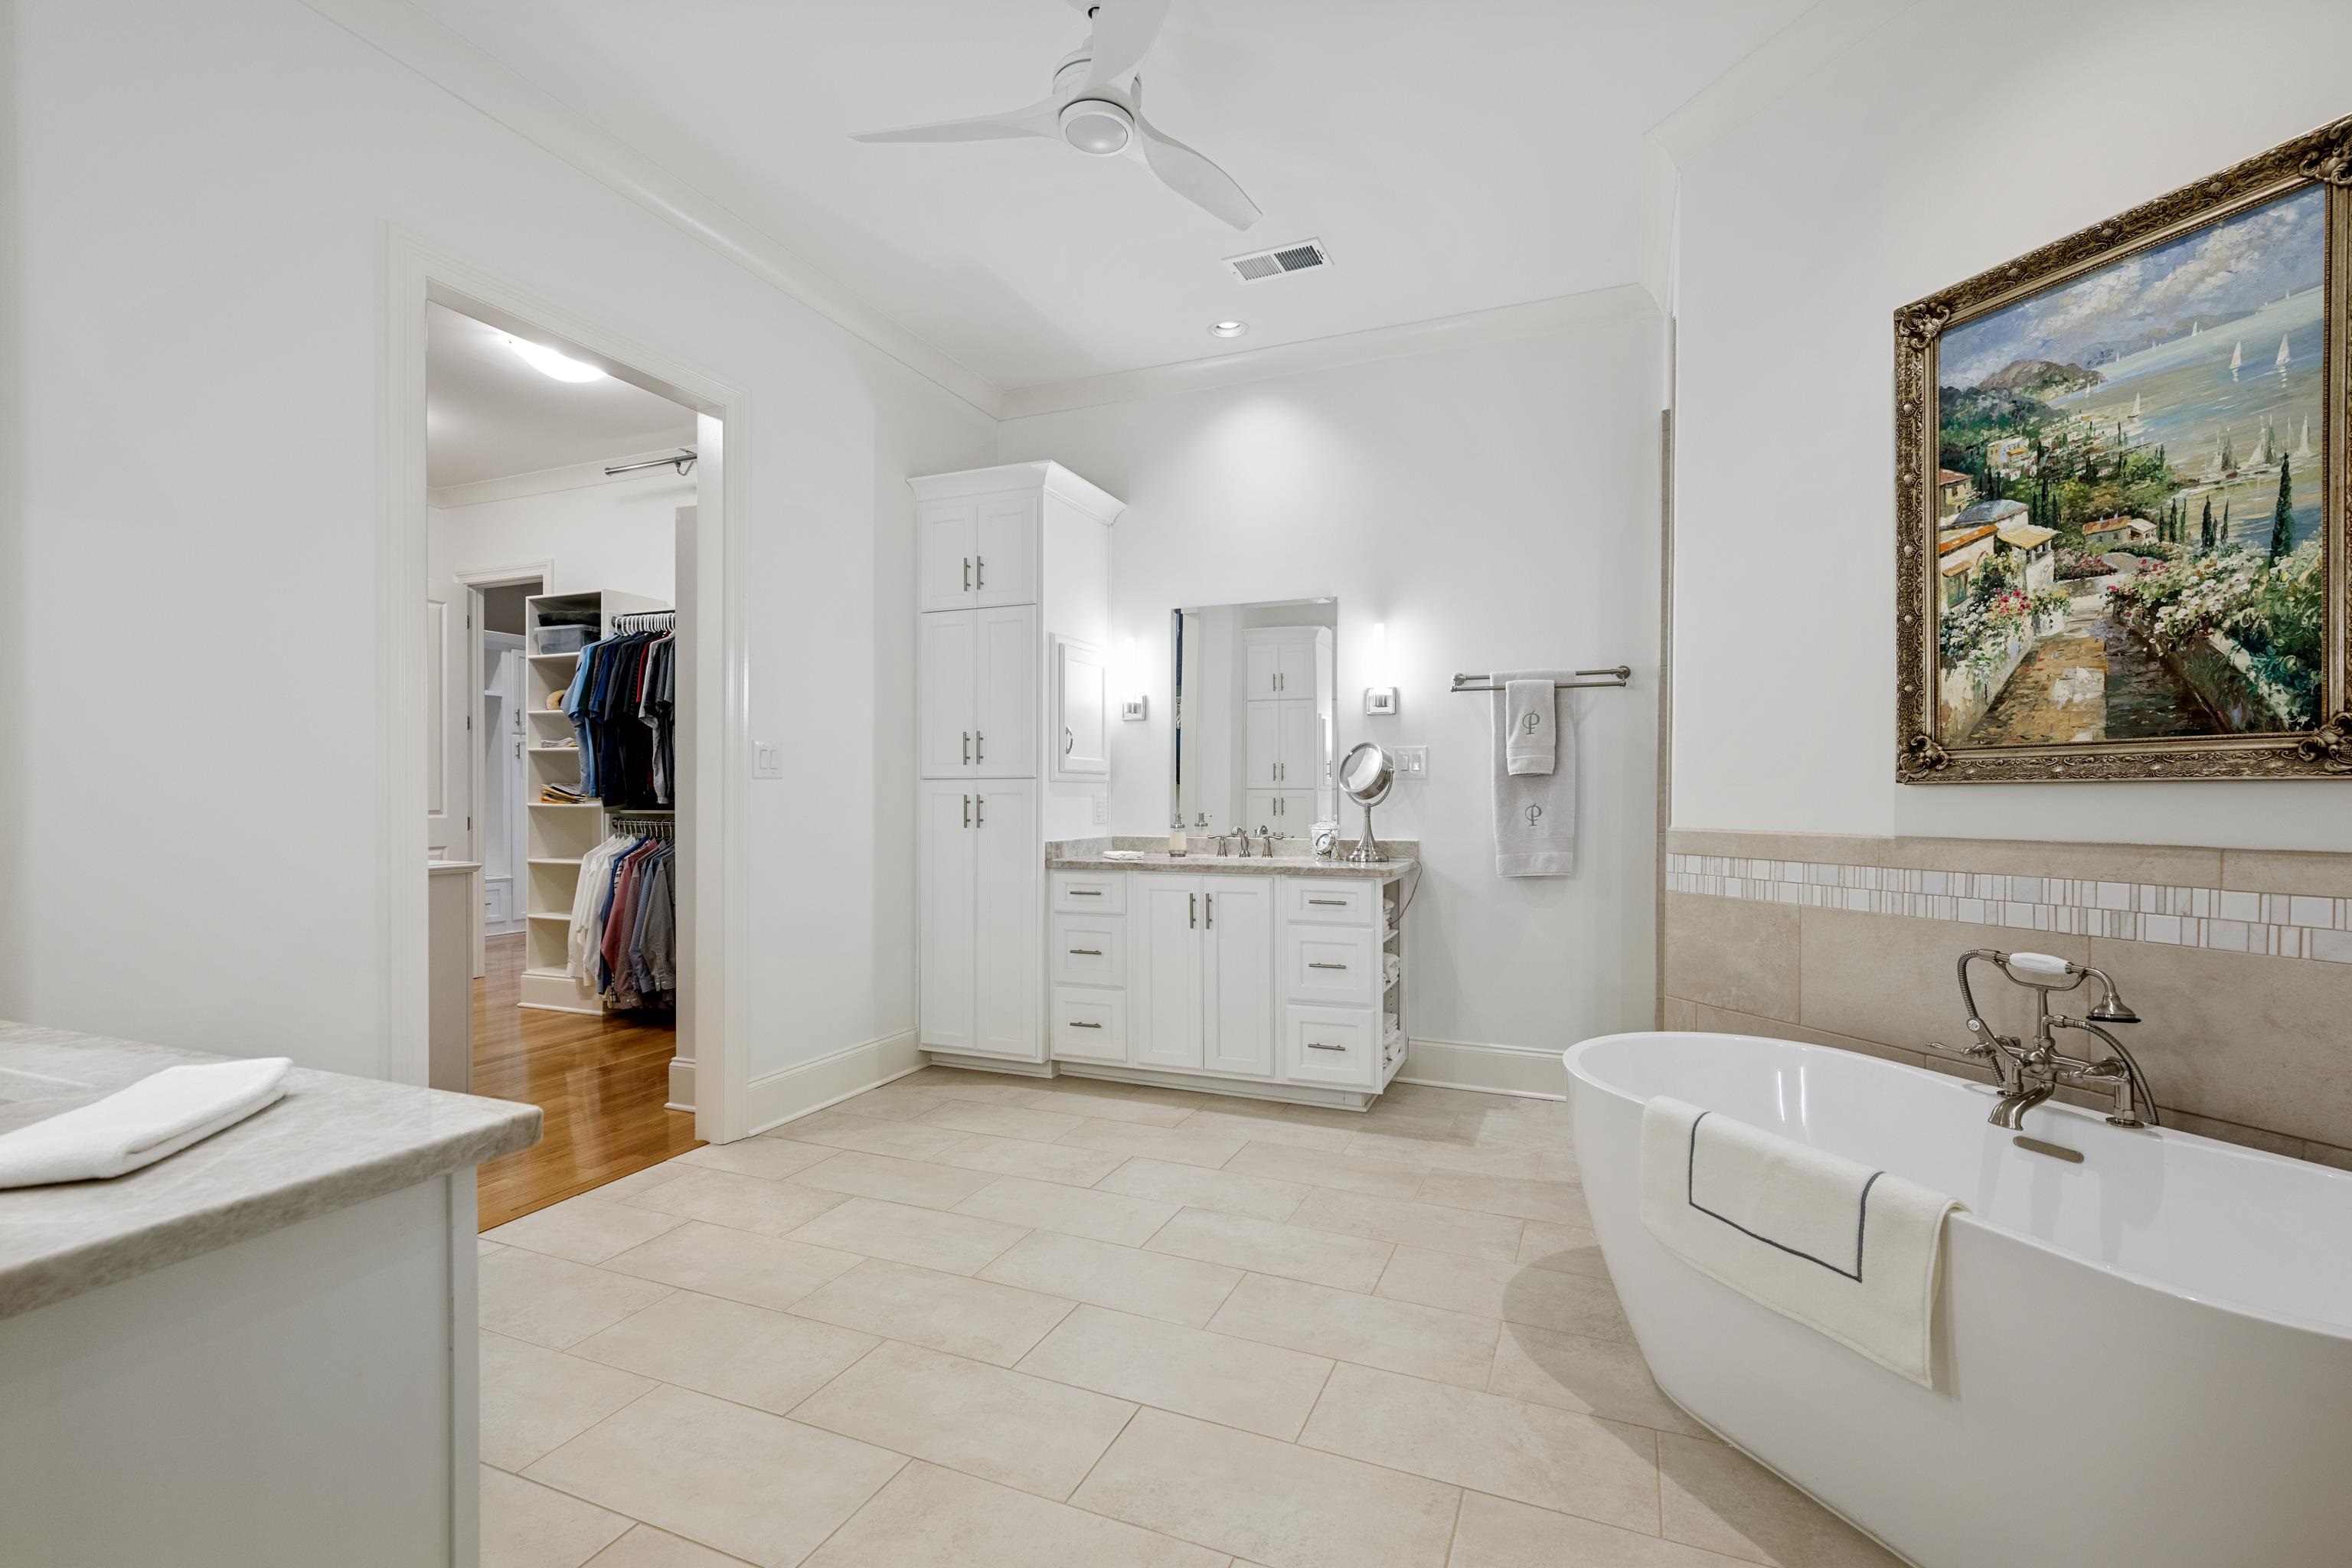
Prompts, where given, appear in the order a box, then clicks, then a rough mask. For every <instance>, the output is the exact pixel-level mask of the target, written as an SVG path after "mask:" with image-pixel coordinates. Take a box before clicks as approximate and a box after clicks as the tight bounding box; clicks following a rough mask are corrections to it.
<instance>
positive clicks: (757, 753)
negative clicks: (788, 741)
mask: <svg viewBox="0 0 2352 1568" xmlns="http://www.w3.org/2000/svg"><path fill="white" fill-rule="evenodd" d="M751 776H752V777H753V778H755V779H780V778H782V777H783V776H784V748H783V747H782V746H781V745H779V744H778V743H776V742H773V741H754V742H751Z"/></svg>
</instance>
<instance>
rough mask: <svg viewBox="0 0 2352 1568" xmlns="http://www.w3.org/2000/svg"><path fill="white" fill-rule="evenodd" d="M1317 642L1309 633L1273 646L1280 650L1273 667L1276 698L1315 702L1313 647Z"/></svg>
mask: <svg viewBox="0 0 2352 1568" xmlns="http://www.w3.org/2000/svg"><path fill="white" fill-rule="evenodd" d="M1318 640H1319V639H1318V638H1317V637H1316V636H1315V635H1314V634H1313V633H1312V632H1309V633H1307V635H1306V636H1305V637H1299V638H1297V640H1295V641H1286V642H1279V643H1276V644H1275V645H1274V646H1275V647H1277V648H1279V649H1281V650H1282V651H1281V653H1280V655H1279V657H1278V658H1276V667H1275V676H1274V685H1275V693H1276V696H1279V697H1286V698H1293V699H1297V700H1300V701H1304V702H1312V701H1314V700H1315V647H1316V644H1317V642H1318Z"/></svg>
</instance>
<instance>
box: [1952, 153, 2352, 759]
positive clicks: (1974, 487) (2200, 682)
mask: <svg viewBox="0 0 2352 1568" xmlns="http://www.w3.org/2000/svg"><path fill="white" fill-rule="evenodd" d="M2331 194H2332V193H2331V192H2330V190H2329V188H2328V187H2327V186H2326V185H2325V184H2305V185H2303V186H2302V187H2300V188H2298V189H2294V190H2291V191H2289V192H2287V193H2286V194H2284V195H2278V196H2276V197H2274V198H2273V199H2270V200H2268V201H2265V202H2263V203H2261V204H2260V205H2254V206H2252V207H2251V208H2248V209H2245V210H2242V211H2239V212H2236V213H2234V214H2232V215H2231V216H2227V217H2224V218H2222V219H2221V220H2219V221H2216V222H2214V223H2211V224H2210V225H2207V226H2202V227H2197V228H2192V229H2190V230H2189V231H2187V232H2185V233H2183V234H2180V235H2179V237H2175V238H2172V239H2169V240H2168V241H2166V242H2164V243H2161V244H2159V245H2157V246H2156V247H2152V248H2148V249H2145V250H2142V251H2140V252H2138V253H2137V254H2134V255H2129V256H2126V257H2124V258H2120V259H2117V260H2115V261H2112V262H2109V263H2108V264H2106V265H2105V266H2102V267H2098V268H2095V269H2094V270H2091V271H2089V272H2086V273H2083V274H2081V275H2079V276H2076V277H2074V278H2072V279H2068V280H2066V281H2064V282H2062V283H2059V284H2056V285H2054V286H2053V287H2051V288H2048V289H2042V290H2040V291H2038V292H2035V293H2032V294H2029V295H2027V296H2025V297H2024V298H2022V299H2020V300H2016V301H2015V302H2014V303H2011V304H2009V305H2006V306H2005V307H2003V308H2000V309H1999V310H1993V311H1990V313H1987V314H1984V315H1980V316H1977V317H1974V318H1972V319H1969V320H1966V321H1960V322H1959V323H1958V324H1956V325H1954V326H1952V327H1950V328H1948V329H1947V330H1945V331H1943V332H1942V334H1941V336H1940V339H1939V340H1938V341H1937V345H1936V359H1935V361H1934V363H1935V366H1936V375H1935V382H1934V384H1935V388H1936V392H1935V399H1934V404H1933V408H1934V413H1935V425H1934V448H1933V457H1934V461H1935V462H1936V464H1937V469H1936V473H1935V478H1934V494H1935V501H1934V524H1935V540H1936V543H1935V556H1936V559H1935V562H1934V573H1935V588H1934V590H1933V595H1932V598H1931V601H1930V603H1931V605H1932V607H1933V610H1934V612H1935V614H1936V616H1937V623H1936V637H1935V671H1936V674H1935V679H1936V686H1937V700H1936V715H1935V717H1936V732H1935V736H1934V739H1935V741H1936V742H1938V743H1939V745H1940V746H1941V747H1944V748H1951V747H1970V748H1976V747H2003V746H2052V745H2070V744H2077V743H2103V742H2127V741H2145V740H2158V739H2167V738H2186V737H2213V736H2232V735H2254V734H2263V733H2282V732H2292V731H2311V730H2313V729H2314V728H2315V727H2316V726H2317V725H2318V724H2319V723H2320V722H2321V721H2322V718H2323V710H2324V705H2325V703H2326V700H2327V685H2328V683H2327V662H2328V660H2327V653H2326V648H2327V636H2326V634H2327V625H2326V622H2327V597H2328V584H2329V581H2330V572H2329V564H2330V563H2329V562H2328V561H2327V559H2326V556H2327V551H2328V532H2329V530H2328V528H2327V526H2326V511H2327V507H2326V499H2327V496H2328V494H2329V488H2328V484H2327V464H2328V462H2329V460H2330V458H2329V454H2328V452H2327V450H2326V446H2327V432H2328V412H2329V409H2328V396H2327V374H2328V363H2329V360H2328V349H2329V344H2328V342H2327V319H2328V318H2327V301H2328V287H2327V284H2328V279H2327V255H2328V245H2327V225H2328V203H2329V200H2330V197H2331Z"/></svg>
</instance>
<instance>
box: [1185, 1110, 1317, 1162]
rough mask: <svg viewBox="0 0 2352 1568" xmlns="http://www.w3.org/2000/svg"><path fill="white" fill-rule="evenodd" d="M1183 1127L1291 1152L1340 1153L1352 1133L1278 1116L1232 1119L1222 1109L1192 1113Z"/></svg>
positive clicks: (1238, 1117)
mask: <svg viewBox="0 0 2352 1568" xmlns="http://www.w3.org/2000/svg"><path fill="white" fill-rule="evenodd" d="M1184 1125H1185V1126H1186V1127H1187V1128H1189V1129H1191V1130H1192V1131H1195V1132H1213V1133H1216V1134H1218V1135H1220V1136H1222V1137H1226V1138H1241V1139H1246V1140H1247V1141H1249V1142H1253V1143H1279V1144H1284V1145H1286V1146H1287V1147H1289V1148H1293V1149H1321V1150H1325V1151H1327V1152H1331V1153H1335V1154H1336V1153H1340V1152H1344V1151H1345V1150H1346V1149H1347V1147H1348V1141H1349V1139H1351V1138H1353V1137H1354V1136H1356V1134H1355V1133H1354V1132H1352V1131H1349V1130H1348V1129H1346V1128H1344V1127H1311V1126H1309V1125H1307V1123H1306V1122H1304V1121H1291V1120H1290V1119H1289V1118H1287V1117H1282V1116H1234V1115H1232V1114H1230V1113H1229V1112H1226V1111H1223V1110H1196V1111H1194V1112H1193V1113H1192V1116H1190V1117H1189V1118H1187V1119H1186V1121H1185V1122H1184Z"/></svg>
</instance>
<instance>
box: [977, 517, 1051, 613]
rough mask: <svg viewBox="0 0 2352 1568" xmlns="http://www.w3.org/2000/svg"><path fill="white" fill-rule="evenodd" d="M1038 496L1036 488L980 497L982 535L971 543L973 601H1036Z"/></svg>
mask: <svg viewBox="0 0 2352 1568" xmlns="http://www.w3.org/2000/svg"><path fill="white" fill-rule="evenodd" d="M1038 504H1039V503H1038V498H1037V494H1036V492H1035V491H1034V490H1032V491H1026V492H1016V493H1013V494H1011V495H1001V496H982V497H981V498H980V501H979V509H980V518H979V534H978V537H977V538H976V539H975V540H974V542H973V546H972V598H971V602H972V603H973V604H975V605H981V606H982V607H983V608H985V607H986V606H988V605H1034V604H1035V603H1036V602H1037V534H1038V531H1039V515H1038V510H1037V509H1038Z"/></svg>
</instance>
